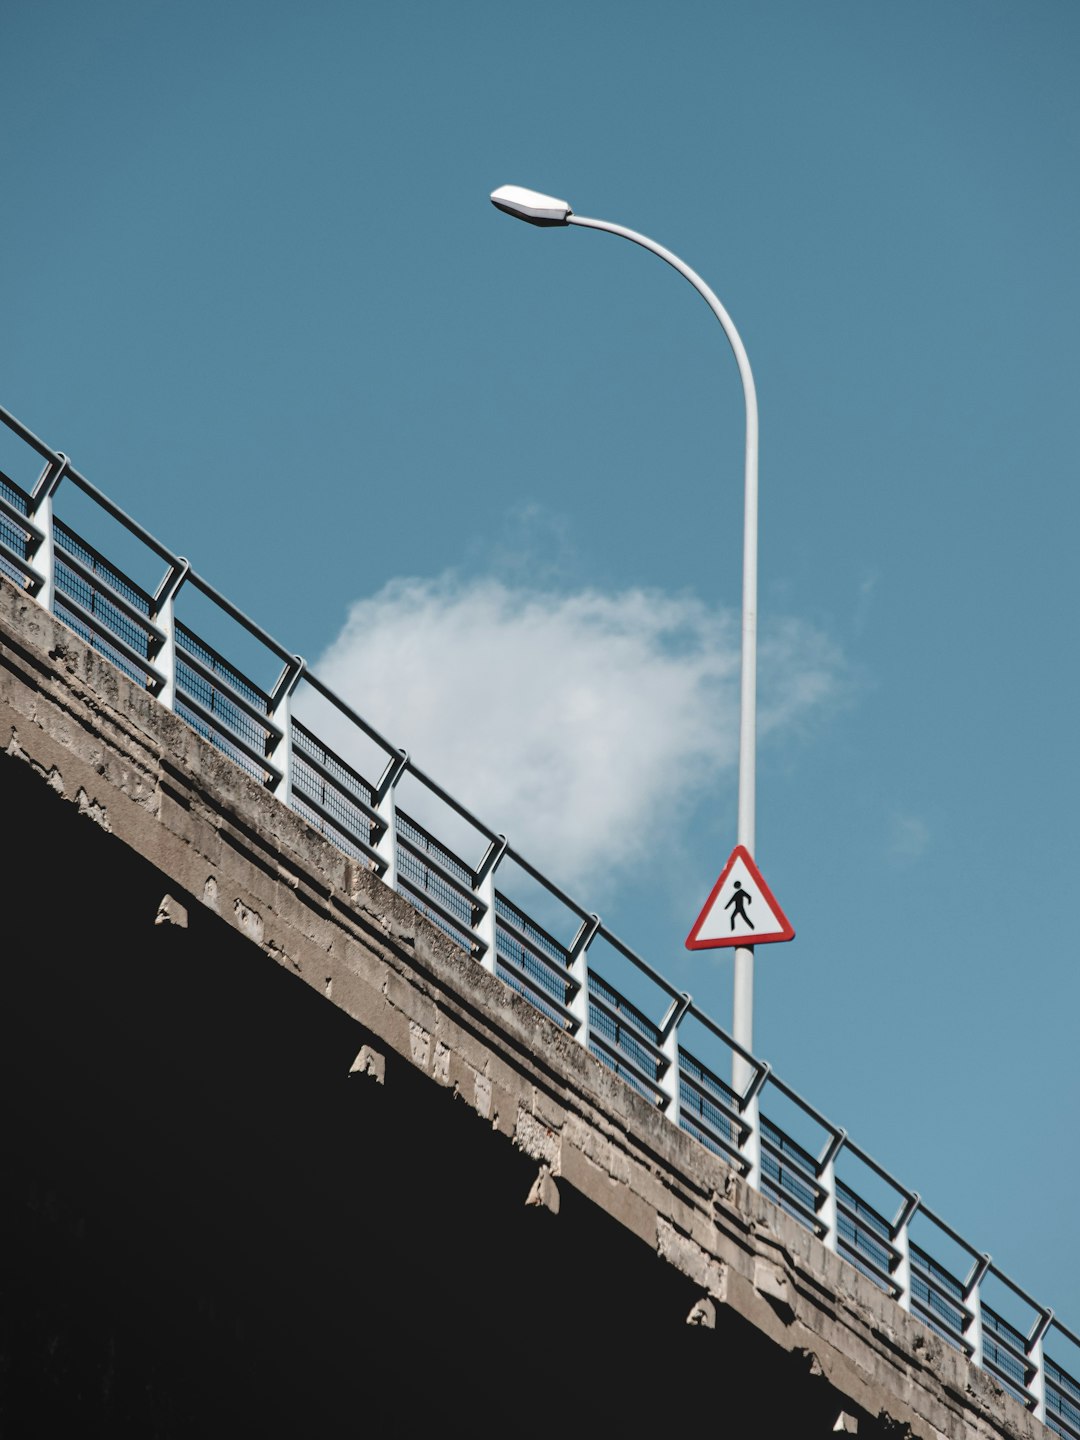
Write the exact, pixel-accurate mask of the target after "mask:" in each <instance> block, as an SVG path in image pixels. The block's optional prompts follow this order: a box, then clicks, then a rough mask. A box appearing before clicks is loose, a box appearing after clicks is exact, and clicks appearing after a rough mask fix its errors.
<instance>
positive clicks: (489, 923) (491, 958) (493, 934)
mask: <svg viewBox="0 0 1080 1440" xmlns="http://www.w3.org/2000/svg"><path fill="white" fill-rule="evenodd" d="M505 854H506V836H505V835H497V836H496V837H495V839H494V840H492V841H491V842H490V844H489V845H488V848H487V851H486V853H485V855H484V858H483V859H482V860H481V861H480V864H479V866H478V867H477V870H476V887H475V888H476V899H477V902H478V903H479V905H480V907H481V910H480V918H479V919H478V920H477V922H476V924H475V926H474V927H473V929H474V930H475V932H476V938H477V940H479V942H480V945H481V948H482V951H483V953H482V954H481V956H480V964H481V965H482V966H483V967H484V969H485V970H490V971H491V973H492V975H494V974H495V963H496V960H497V957H498V949H497V946H498V939H499V934H498V922H497V916H496V914H495V871H496V870H497V869H498V868H499V861H500V860H501V859H502V857H503V856H504V855H505Z"/></svg>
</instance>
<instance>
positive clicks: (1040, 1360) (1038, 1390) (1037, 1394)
mask: <svg viewBox="0 0 1080 1440" xmlns="http://www.w3.org/2000/svg"><path fill="white" fill-rule="evenodd" d="M1053 1318H1054V1312H1053V1310H1043V1311H1042V1312H1041V1313H1040V1315H1039V1318H1038V1320H1036V1322H1035V1328H1034V1330H1032V1332H1031V1334H1030V1335H1029V1337H1028V1342H1027V1346H1026V1347H1025V1348H1026V1349H1027V1354H1028V1360H1029V1361H1030V1362H1031V1368H1032V1372H1033V1373H1032V1376H1031V1384H1030V1386H1029V1387H1028V1389H1029V1390H1030V1391H1031V1394H1032V1397H1033V1398H1034V1400H1035V1409H1034V1412H1033V1413H1034V1415H1035V1419H1036V1420H1039V1421H1041V1422H1042V1423H1043V1424H1044V1425H1045V1424H1046V1357H1045V1356H1044V1355H1043V1336H1044V1335H1045V1334H1046V1332H1047V1330H1048V1329H1049V1328H1050V1322H1051V1321H1052V1320H1053Z"/></svg>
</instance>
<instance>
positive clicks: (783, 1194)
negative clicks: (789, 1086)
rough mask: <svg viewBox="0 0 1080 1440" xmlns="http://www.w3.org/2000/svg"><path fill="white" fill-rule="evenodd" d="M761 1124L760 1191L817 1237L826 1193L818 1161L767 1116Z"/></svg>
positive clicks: (762, 1117) (820, 1232) (762, 1119)
mask: <svg viewBox="0 0 1080 1440" xmlns="http://www.w3.org/2000/svg"><path fill="white" fill-rule="evenodd" d="M760 1124H761V1188H762V1190H763V1191H764V1193H765V1194H766V1195H768V1196H769V1197H770V1198H771V1199H773V1200H775V1201H776V1203H777V1204H778V1205H779V1206H780V1207H781V1209H783V1210H786V1211H787V1212H788V1214H789V1215H793V1216H794V1217H795V1219H796V1220H799V1221H801V1223H802V1224H803V1225H805V1226H806V1227H807V1228H808V1229H810V1230H813V1231H814V1233H815V1234H816V1235H818V1236H819V1237H820V1236H821V1235H822V1234H823V1233H824V1229H825V1227H824V1226H823V1225H822V1223H821V1221H820V1220H819V1219H818V1211H819V1210H820V1208H821V1202H822V1199H823V1198H824V1194H825V1191H824V1187H823V1186H822V1185H821V1184H820V1182H819V1180H818V1163H817V1160H816V1159H815V1158H814V1156H813V1155H811V1154H810V1152H809V1151H808V1150H804V1149H803V1147H802V1146H801V1145H800V1144H798V1142H797V1141H795V1140H793V1139H792V1137H791V1136H790V1135H787V1134H785V1132H784V1131H783V1130H781V1129H780V1127H779V1126H778V1125H776V1124H775V1123H774V1122H773V1121H772V1120H770V1119H768V1117H767V1116H765V1115H762V1116H761V1117H760Z"/></svg>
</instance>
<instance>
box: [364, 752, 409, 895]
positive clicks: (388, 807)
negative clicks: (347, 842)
mask: <svg viewBox="0 0 1080 1440" xmlns="http://www.w3.org/2000/svg"><path fill="white" fill-rule="evenodd" d="M408 763H409V756H408V752H407V751H405V750H399V751H398V752H397V754H396V755H392V756H391V757H390V760H389V761H388V763H387V766H386V769H385V770H384V771H383V773H382V778H381V779H380V781H379V786H378V789H377V790H376V792H375V796H374V801H375V803H374V805H373V806H372V809H373V810H374V811H375V813H376V814H377V815H378V817H379V819H380V820H381V821H382V822H383V832H382V834H381V835H380V836H379V838H378V840H377V841H376V844H375V850H376V853H377V854H378V856H379V858H380V859H381V860H382V862H383V872H382V878H383V880H384V881H385V882H386V884H387V885H389V886H390V889H391V890H396V889H397V869H398V867H397V803H396V801H395V799H394V791H395V789H396V788H397V782H398V781H399V780H400V779H401V776H402V775H403V773H404V771H405V767H406V765H408Z"/></svg>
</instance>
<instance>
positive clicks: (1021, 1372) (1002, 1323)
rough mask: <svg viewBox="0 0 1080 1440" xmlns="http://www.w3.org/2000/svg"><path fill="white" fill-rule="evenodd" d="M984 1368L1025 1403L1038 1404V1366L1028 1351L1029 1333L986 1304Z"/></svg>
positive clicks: (984, 1318) (984, 1311)
mask: <svg viewBox="0 0 1080 1440" xmlns="http://www.w3.org/2000/svg"><path fill="white" fill-rule="evenodd" d="M982 1331H983V1368H984V1369H986V1370H989V1371H990V1372H991V1374H993V1375H994V1377H995V1378H996V1379H998V1380H1000V1382H1001V1383H1002V1385H1004V1386H1005V1388H1006V1390H1008V1391H1009V1393H1010V1394H1011V1395H1013V1396H1014V1397H1015V1398H1016V1399H1017V1400H1019V1401H1020V1403H1021V1405H1026V1406H1027V1407H1028V1409H1031V1407H1032V1406H1033V1405H1034V1403H1035V1401H1034V1396H1033V1395H1032V1393H1031V1390H1030V1388H1029V1387H1030V1385H1031V1381H1032V1379H1033V1376H1034V1370H1033V1368H1032V1365H1031V1363H1030V1361H1029V1360H1028V1355H1027V1337H1026V1336H1025V1335H1022V1334H1021V1333H1020V1331H1019V1330H1017V1328H1016V1327H1015V1326H1014V1325H1010V1324H1009V1322H1008V1321H1007V1320H1006V1319H1005V1318H1004V1317H1003V1316H1002V1315H999V1314H998V1312H997V1311H996V1310H992V1309H991V1308H990V1306H989V1305H985V1304H984V1305H983V1307H982Z"/></svg>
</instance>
